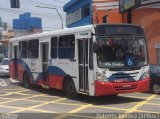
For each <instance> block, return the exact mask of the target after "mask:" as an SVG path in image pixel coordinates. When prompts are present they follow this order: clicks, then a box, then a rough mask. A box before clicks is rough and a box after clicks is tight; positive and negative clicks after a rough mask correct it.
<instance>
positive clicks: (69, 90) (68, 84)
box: [64, 78, 78, 99]
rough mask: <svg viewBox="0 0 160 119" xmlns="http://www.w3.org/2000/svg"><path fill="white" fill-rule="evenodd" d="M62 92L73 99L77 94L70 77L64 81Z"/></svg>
mask: <svg viewBox="0 0 160 119" xmlns="http://www.w3.org/2000/svg"><path fill="white" fill-rule="evenodd" d="M64 92H65V94H66V96H67V97H68V98H71V99H75V98H77V96H78V94H77V91H76V88H75V85H74V82H73V80H72V79H71V78H67V79H66V80H65V81H64Z"/></svg>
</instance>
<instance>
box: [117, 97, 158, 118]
mask: <svg viewBox="0 0 160 119" xmlns="http://www.w3.org/2000/svg"><path fill="white" fill-rule="evenodd" d="M155 97H156V95H152V96H150V97H148V98H146V100H145V101H142V102H140V103H138V104H136V105H135V106H133V107H132V108H130V109H128V110H127V111H126V112H125V113H124V115H127V114H129V113H132V112H134V111H136V110H137V109H138V108H139V107H141V106H143V105H145V104H146V103H147V102H148V101H150V100H152V99H154V98H155ZM121 116H122V117H123V114H122V115H121ZM118 119H123V118H121V117H119V118H118Z"/></svg>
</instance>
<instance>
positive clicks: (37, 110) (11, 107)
mask: <svg viewBox="0 0 160 119" xmlns="http://www.w3.org/2000/svg"><path fill="white" fill-rule="evenodd" d="M0 107H5V108H10V109H18V110H20V109H25V108H22V107H13V106H6V105H0ZM30 111H36V112H43V113H55V112H53V111H47V110H39V109H30ZM10 113H13V112H10Z"/></svg>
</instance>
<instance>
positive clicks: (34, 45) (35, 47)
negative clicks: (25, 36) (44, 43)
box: [28, 39, 39, 59]
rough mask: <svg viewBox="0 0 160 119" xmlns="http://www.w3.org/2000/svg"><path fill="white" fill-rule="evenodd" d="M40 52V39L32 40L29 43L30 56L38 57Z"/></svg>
mask: <svg viewBox="0 0 160 119" xmlns="http://www.w3.org/2000/svg"><path fill="white" fill-rule="evenodd" d="M38 53H39V40H38V39H34V40H30V41H29V43H28V58H30V59H36V58H38Z"/></svg>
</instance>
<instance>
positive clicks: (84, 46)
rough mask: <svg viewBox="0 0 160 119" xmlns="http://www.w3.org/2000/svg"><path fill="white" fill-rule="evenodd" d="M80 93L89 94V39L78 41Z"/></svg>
mask: <svg viewBox="0 0 160 119" xmlns="http://www.w3.org/2000/svg"><path fill="white" fill-rule="evenodd" d="M78 59H79V91H80V92H84V93H88V91H89V86H88V39H85V38H83V39H79V40H78Z"/></svg>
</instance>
